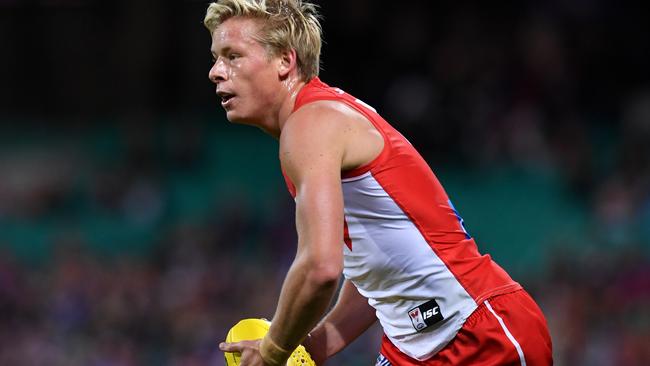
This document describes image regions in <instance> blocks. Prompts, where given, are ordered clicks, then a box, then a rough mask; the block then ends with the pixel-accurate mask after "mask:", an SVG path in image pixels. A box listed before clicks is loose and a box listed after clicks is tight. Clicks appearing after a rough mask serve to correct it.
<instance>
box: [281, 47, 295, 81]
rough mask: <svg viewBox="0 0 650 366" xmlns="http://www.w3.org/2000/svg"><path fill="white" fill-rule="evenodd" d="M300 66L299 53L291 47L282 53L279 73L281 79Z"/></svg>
mask: <svg viewBox="0 0 650 366" xmlns="http://www.w3.org/2000/svg"><path fill="white" fill-rule="evenodd" d="M297 68H298V55H297V54H296V50H294V49H293V48H290V49H288V50H285V51H282V52H281V53H280V58H279V64H278V74H279V76H280V79H284V78H286V77H287V76H289V74H290V73H291V70H295V69H297Z"/></svg>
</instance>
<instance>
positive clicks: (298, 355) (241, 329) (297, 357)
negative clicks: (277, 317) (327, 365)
mask: <svg viewBox="0 0 650 366" xmlns="http://www.w3.org/2000/svg"><path fill="white" fill-rule="evenodd" d="M270 327H271V323H270V322H269V321H267V320H265V319H244V320H242V321H240V322H239V323H237V324H235V326H233V327H232V328H230V330H229V331H228V334H227V335H226V342H227V343H234V342H240V341H250V340H254V339H260V338H263V337H264V336H265V335H266V333H267V332H268V331H269V328H270ZM224 355H225V357H226V365H228V366H239V360H240V356H241V355H240V354H239V353H237V352H224ZM287 366H316V363H315V362H314V360H312V358H311V355H310V354H309V352H307V350H306V349H305V347H303V346H298V347H297V348H296V349H295V350H294V351H293V353H292V354H291V357H289V360H287Z"/></svg>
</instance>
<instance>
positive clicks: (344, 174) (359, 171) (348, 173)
mask: <svg viewBox="0 0 650 366" xmlns="http://www.w3.org/2000/svg"><path fill="white" fill-rule="evenodd" d="M321 100H327V101H334V102H340V103H343V104H345V105H346V106H348V107H349V108H351V109H352V110H354V111H356V112H357V113H359V114H361V115H362V116H363V117H364V118H365V119H366V120H367V121H368V122H370V124H371V125H372V126H373V127H374V128H375V130H377V132H379V134H380V135H381V137H382V139H383V140H384V147H383V148H382V149H381V151H380V152H379V154H378V155H377V156H375V158H374V159H372V160H371V161H369V162H368V163H366V164H363V165H361V166H359V167H356V168H354V169H350V170H344V171H341V178H345V179H347V178H354V177H357V176H360V175H363V174H365V173H367V172H369V171H370V170H372V169H373V168H375V167H376V166H377V165H379V164H381V163H382V162H383V161H384V160H385V159H386V156H388V153H389V151H390V149H391V143H390V139H389V138H388V136H387V135H386V132H385V131H384V129H383V128H381V126H379V123H377V122H376V121H374V119H373V118H372V116H371V115H370V114H369V113H368V112H367V111H365V110H364V108H366V107H365V106H363V105H355V104H354V103H353V102H351V101H349V100H347V99H343V98H341V97H340V96H338V95H321V96H318V97H314V98H307V99H306V100H302V101H301V105H300V106H299V107H298V108H297V109H296V110H298V109H300V108H302V107H303V106H305V105H307V104H310V103H314V102H318V101H321Z"/></svg>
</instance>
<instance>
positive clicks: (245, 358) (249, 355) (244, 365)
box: [219, 339, 272, 366]
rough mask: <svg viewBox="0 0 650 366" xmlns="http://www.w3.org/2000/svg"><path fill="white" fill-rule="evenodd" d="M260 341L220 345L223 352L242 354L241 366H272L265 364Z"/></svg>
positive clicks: (223, 343)
mask: <svg viewBox="0 0 650 366" xmlns="http://www.w3.org/2000/svg"><path fill="white" fill-rule="evenodd" d="M260 341H261V340H260V339H257V340H254V341H241V342H236V343H225V342H222V343H219V349H220V350H222V351H223V352H237V353H240V354H241V360H240V363H239V365H240V366H272V365H269V364H267V363H265V362H264V360H263V359H262V355H260Z"/></svg>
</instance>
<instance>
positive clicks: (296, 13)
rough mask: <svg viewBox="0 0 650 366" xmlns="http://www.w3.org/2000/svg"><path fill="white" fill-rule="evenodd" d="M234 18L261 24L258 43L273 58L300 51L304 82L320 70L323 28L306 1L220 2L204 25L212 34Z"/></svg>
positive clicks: (300, 68) (207, 13)
mask: <svg viewBox="0 0 650 366" xmlns="http://www.w3.org/2000/svg"><path fill="white" fill-rule="evenodd" d="M233 17H245V18H251V19H259V20H261V21H262V22H261V28H260V32H259V34H258V35H257V37H256V40H257V41H258V42H260V44H262V45H263V46H265V47H266V48H267V49H268V50H269V51H270V52H271V54H272V55H274V56H277V55H279V54H280V52H282V51H287V50H290V49H294V50H296V55H297V59H298V60H297V64H298V73H299V74H300V76H301V77H302V79H303V81H309V80H311V79H312V78H314V77H316V76H318V72H319V70H320V49H321V32H322V31H321V26H320V23H319V21H318V19H319V18H320V16H319V14H318V12H317V8H316V5H314V4H311V3H309V2H306V1H302V0H218V1H217V2H214V3H212V4H210V6H208V10H207V12H206V14H205V19H204V20H203V24H205V27H206V28H208V30H209V31H210V34H212V33H213V32H214V30H215V29H217V27H219V26H220V25H221V24H222V23H223V22H225V21H226V20H227V19H229V18H233Z"/></svg>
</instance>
